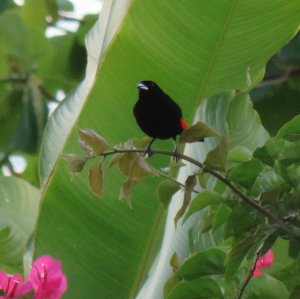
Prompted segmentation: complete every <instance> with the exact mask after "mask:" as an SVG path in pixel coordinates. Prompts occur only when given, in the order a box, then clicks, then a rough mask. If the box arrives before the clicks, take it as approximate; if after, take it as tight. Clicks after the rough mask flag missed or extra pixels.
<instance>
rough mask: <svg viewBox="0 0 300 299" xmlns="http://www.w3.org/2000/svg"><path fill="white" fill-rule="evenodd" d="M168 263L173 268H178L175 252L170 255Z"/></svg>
mask: <svg viewBox="0 0 300 299" xmlns="http://www.w3.org/2000/svg"><path fill="white" fill-rule="evenodd" d="M170 265H171V266H172V267H173V269H175V270H177V269H178V268H179V258H178V255H177V253H176V252H174V254H173V255H172V257H171V260H170Z"/></svg>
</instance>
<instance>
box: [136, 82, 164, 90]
mask: <svg viewBox="0 0 300 299" xmlns="http://www.w3.org/2000/svg"><path fill="white" fill-rule="evenodd" d="M137 88H138V89H139V90H140V91H142V92H157V91H161V89H160V87H159V86H158V85H157V84H156V83H155V82H153V81H141V82H140V83H139V84H138V85H137Z"/></svg>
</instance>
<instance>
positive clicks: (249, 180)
mask: <svg viewBox="0 0 300 299" xmlns="http://www.w3.org/2000/svg"><path fill="white" fill-rule="evenodd" d="M262 170H263V165H262V163H261V162H260V161H259V160H250V161H247V162H244V163H241V164H239V165H237V166H235V167H233V168H232V169H230V171H229V179H230V180H231V181H233V182H236V183H237V184H239V185H241V186H243V187H245V188H247V189H248V190H250V189H251V187H252V185H253V184H254V182H255V180H256V178H257V176H258V175H259V174H260V172H261V171H262Z"/></svg>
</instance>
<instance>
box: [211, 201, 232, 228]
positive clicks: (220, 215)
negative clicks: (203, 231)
mask: <svg viewBox="0 0 300 299" xmlns="http://www.w3.org/2000/svg"><path fill="white" fill-rule="evenodd" d="M230 214H231V209H230V208H229V207H228V206H226V205H224V204H221V205H220V206H219V207H218V208H217V211H216V214H215V216H214V222H213V231H215V230H217V229H218V228H219V227H220V226H221V225H223V224H224V223H226V221H227V220H228V218H229V216H230Z"/></svg>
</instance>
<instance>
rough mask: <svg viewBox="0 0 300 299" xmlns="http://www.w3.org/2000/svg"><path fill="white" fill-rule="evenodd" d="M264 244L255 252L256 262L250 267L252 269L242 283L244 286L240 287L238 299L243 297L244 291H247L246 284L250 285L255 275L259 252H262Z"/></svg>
mask: <svg viewBox="0 0 300 299" xmlns="http://www.w3.org/2000/svg"><path fill="white" fill-rule="evenodd" d="M262 246H263V244H262V245H261V246H260V247H259V249H258V250H257V251H256V252H255V259H254V263H253V265H252V267H251V269H250V271H249V273H248V275H247V277H246V279H245V281H244V282H243V284H242V286H241V288H240V290H239V293H238V295H237V297H236V299H241V298H242V296H243V293H244V291H245V289H246V286H247V285H248V283H249V282H250V280H251V278H252V277H253V273H254V271H255V268H256V263H257V260H258V259H259V253H260V250H261V248H262Z"/></svg>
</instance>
